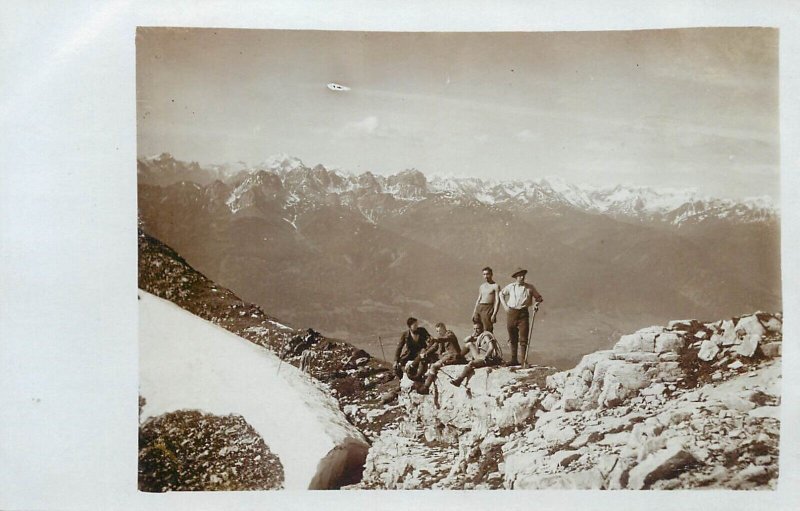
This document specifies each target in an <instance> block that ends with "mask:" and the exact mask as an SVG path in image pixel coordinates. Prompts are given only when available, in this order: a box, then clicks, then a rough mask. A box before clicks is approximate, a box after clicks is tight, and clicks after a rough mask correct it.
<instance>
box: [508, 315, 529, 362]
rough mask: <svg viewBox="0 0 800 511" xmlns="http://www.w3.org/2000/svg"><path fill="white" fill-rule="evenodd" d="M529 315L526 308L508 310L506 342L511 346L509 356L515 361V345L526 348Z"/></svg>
mask: <svg viewBox="0 0 800 511" xmlns="http://www.w3.org/2000/svg"><path fill="white" fill-rule="evenodd" d="M529 321H530V315H529V313H528V308H527V307H526V308H524V309H509V310H508V316H507V318H506V328H507V329H508V342H509V344H511V354H512V356H514V358H515V359H516V354H517V343H519V344H522V349H523V350H524V349H525V348H527V347H528V332H529V329H530V324H529Z"/></svg>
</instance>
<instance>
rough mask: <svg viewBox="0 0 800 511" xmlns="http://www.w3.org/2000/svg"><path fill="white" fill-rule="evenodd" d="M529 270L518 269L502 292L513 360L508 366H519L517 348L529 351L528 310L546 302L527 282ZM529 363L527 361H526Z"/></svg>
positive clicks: (523, 351) (501, 296)
mask: <svg viewBox="0 0 800 511" xmlns="http://www.w3.org/2000/svg"><path fill="white" fill-rule="evenodd" d="M527 273H528V270H525V269H522V268H517V269H516V271H514V273H512V274H511V278H513V279H516V282H512V283H511V284H509V285H507V286H506V287H504V288H503V290H502V291H501V292H500V303H502V304H503V308H504V309H505V310H506V312H507V313H508V315H507V316H506V318H507V319H506V327H507V329H508V342H509V344H510V345H511V360H510V361H509V363H508V365H510V366H518V365H519V359H518V358H517V346H518V345H521V346H520V347H521V348H522V349H521V351H522V353H523V354H524V353H527V350H528V332H529V328H530V324H529V319H530V314H529V312H528V308H529V307H530V306H531V305H532V304H533V302H534V300H535V301H536V306H537V307H538V306H539V304H540V303H542V302H543V301H544V299H543V298H542V295H540V294H539V292H538V291H537V290H536V288H535V287H533V285H532V284H528V283H526V282H525V275H526V274H527ZM526 363H527V360H526Z"/></svg>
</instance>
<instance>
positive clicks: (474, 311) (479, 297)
mask: <svg viewBox="0 0 800 511" xmlns="http://www.w3.org/2000/svg"><path fill="white" fill-rule="evenodd" d="M480 303H481V289H480V288H478V299H477V300H475V308H474V309H472V317H475V315H476V314H477V313H478V305H480Z"/></svg>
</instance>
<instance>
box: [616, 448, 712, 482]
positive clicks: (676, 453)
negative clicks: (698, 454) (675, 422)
mask: <svg viewBox="0 0 800 511" xmlns="http://www.w3.org/2000/svg"><path fill="white" fill-rule="evenodd" d="M695 462H696V460H695V457H694V456H693V455H692V454H691V453H690V452H688V451H686V450H685V449H683V448H681V447H677V446H676V447H668V448H665V449H661V450H658V451H656V452H654V453H653V454H651V455H650V456H648V457H647V458H645V459H644V460H643V461H642V462H641V463H639V464H638V465H636V466H635V467H633V468H632V469H631V471H630V475H629V477H628V488H631V489H634V490H642V489H647V488H650V486H651V485H652V484H653V483H654V482H656V481H659V480H662V479H672V478H674V477H678V476H679V475H680V474H681V472H682V471H683V470H684V469H685V468H686V467H688V466H689V465H691V464H693V463H695Z"/></svg>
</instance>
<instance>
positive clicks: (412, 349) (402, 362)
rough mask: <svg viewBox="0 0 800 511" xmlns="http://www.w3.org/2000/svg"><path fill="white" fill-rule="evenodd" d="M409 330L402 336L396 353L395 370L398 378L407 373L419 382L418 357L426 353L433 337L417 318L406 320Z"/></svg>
mask: <svg viewBox="0 0 800 511" xmlns="http://www.w3.org/2000/svg"><path fill="white" fill-rule="evenodd" d="M406 325H407V326H408V330H406V331H405V332H403V333H402V335H400V343H399V344H398V345H397V349H396V350H395V353H394V370H395V374H396V375H397V377H398V378H401V377H402V376H403V371H405V372H406V374H407V375H408V377H409V378H411V379H412V380H419V379H420V378H419V376H418V375H417V374H416V371H417V369H418V367H419V358H418V355H419V354H420V353H421V352H423V351H425V348H426V346H427V344H428V340H429V339H430V337H431V335H430V334H429V333H428V331H427V330H425V329H424V328H422V327H421V326H419V324H418V321H417V318H413V317H412V318H408V320H406Z"/></svg>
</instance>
